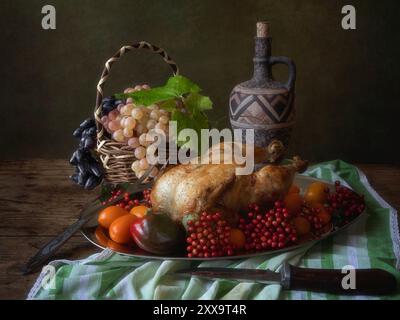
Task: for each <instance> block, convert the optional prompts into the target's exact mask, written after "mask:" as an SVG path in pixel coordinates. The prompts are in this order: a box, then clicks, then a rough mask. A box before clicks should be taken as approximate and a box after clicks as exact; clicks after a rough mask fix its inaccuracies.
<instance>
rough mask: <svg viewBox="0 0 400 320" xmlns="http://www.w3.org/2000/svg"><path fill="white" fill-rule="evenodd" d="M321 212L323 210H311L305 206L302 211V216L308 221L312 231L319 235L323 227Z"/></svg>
mask: <svg viewBox="0 0 400 320" xmlns="http://www.w3.org/2000/svg"><path fill="white" fill-rule="evenodd" d="M320 212H321V210H320V209H319V208H312V207H311V208H310V207H307V206H304V207H303V208H302V211H301V215H302V216H303V217H304V218H306V219H307V220H308V222H309V223H310V225H311V228H312V230H313V231H314V233H317V234H318V233H319V232H318V231H319V230H321V229H322V227H323V222H322V219H321V218H320V217H318V214H319V213H320Z"/></svg>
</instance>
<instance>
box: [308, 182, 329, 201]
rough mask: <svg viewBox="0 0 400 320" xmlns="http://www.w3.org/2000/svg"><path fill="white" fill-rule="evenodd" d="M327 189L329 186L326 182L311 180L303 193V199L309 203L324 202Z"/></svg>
mask: <svg viewBox="0 0 400 320" xmlns="http://www.w3.org/2000/svg"><path fill="white" fill-rule="evenodd" d="M327 190H329V188H328V185H327V184H326V183H323V182H313V183H311V184H310V185H309V186H308V188H307V191H306V193H305V194H304V200H305V201H306V202H307V203H309V204H313V203H325V202H326V200H327V197H328V192H327Z"/></svg>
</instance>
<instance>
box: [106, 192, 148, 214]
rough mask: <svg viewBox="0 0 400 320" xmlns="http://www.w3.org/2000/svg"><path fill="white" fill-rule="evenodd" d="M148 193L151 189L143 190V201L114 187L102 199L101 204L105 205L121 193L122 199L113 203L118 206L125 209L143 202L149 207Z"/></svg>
mask: <svg viewBox="0 0 400 320" xmlns="http://www.w3.org/2000/svg"><path fill="white" fill-rule="evenodd" d="M150 193H151V189H146V190H144V191H143V199H144V201H140V200H139V199H136V198H134V197H133V195H130V194H129V193H127V192H124V191H123V190H122V189H114V190H113V191H111V196H110V197H109V198H108V199H107V200H106V201H103V202H102V203H101V204H102V205H103V206H105V205H107V204H108V203H110V202H112V201H114V200H115V199H117V198H118V197H120V196H121V195H123V199H122V200H121V201H119V202H117V203H116V204H115V205H116V206H118V207H121V208H123V209H126V210H128V211H129V210H131V209H132V208H133V207H135V206H139V205H140V204H143V205H145V206H148V207H151V203H150Z"/></svg>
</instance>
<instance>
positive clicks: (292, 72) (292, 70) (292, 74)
mask: <svg viewBox="0 0 400 320" xmlns="http://www.w3.org/2000/svg"><path fill="white" fill-rule="evenodd" d="M269 63H270V65H271V66H273V65H275V64H285V65H287V66H288V68H289V79H288V81H287V82H286V84H285V87H286V89H287V90H288V91H291V90H292V89H293V88H294V85H295V82H296V65H295V63H294V62H293V60H292V59H290V58H288V57H281V56H280V57H271V58H270V59H269Z"/></svg>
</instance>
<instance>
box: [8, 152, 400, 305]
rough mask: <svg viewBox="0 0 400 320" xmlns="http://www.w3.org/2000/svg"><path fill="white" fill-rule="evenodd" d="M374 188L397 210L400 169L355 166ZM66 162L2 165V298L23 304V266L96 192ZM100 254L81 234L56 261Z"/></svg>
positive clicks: (26, 281)
mask: <svg viewBox="0 0 400 320" xmlns="http://www.w3.org/2000/svg"><path fill="white" fill-rule="evenodd" d="M359 167H360V168H361V169H362V170H363V171H364V172H365V173H366V175H367V177H368V178H369V180H370V183H371V184H372V186H373V187H374V188H375V189H376V190H377V191H378V193H379V194H381V195H382V196H383V197H384V198H385V199H386V201H388V202H389V203H390V204H391V205H392V206H394V207H395V208H396V209H397V210H398V211H399V209H400V197H399V194H400V166H389V165H372V164H369V165H359ZM71 172H72V168H71V167H70V166H69V164H68V163H67V161H65V160H41V159H35V160H29V161H0V212H1V216H0V218H1V223H0V228H1V232H0V299H24V298H26V296H27V294H28V291H29V289H30V288H31V286H32V284H33V282H34V280H35V279H36V277H37V276H38V274H37V273H36V274H32V275H29V276H23V275H21V272H20V269H21V267H22V265H23V264H24V263H25V262H26V261H27V260H28V259H29V258H30V257H31V256H32V255H33V254H35V253H36V251H37V250H38V249H39V248H40V247H41V246H42V245H43V244H44V243H46V242H47V241H49V240H50V239H51V238H52V237H54V236H56V235H57V234H59V233H60V232H62V231H63V229H64V228H65V227H66V226H68V225H69V224H71V223H72V222H73V221H74V220H75V219H76V218H77V214H78V213H79V210H80V209H81V207H82V206H83V204H85V203H86V202H88V201H89V200H90V199H92V198H94V197H95V195H96V192H87V191H82V189H80V188H79V187H77V186H74V185H73V184H72V183H71V182H70V180H69V179H68V176H69V175H70V174H71ZM96 251H98V249H96V248H95V247H93V246H92V245H91V244H89V243H88V242H87V241H86V240H85V239H84V238H83V237H82V236H81V235H80V234H77V235H75V236H74V237H73V238H72V239H71V240H70V241H69V242H68V243H67V244H66V245H65V246H64V247H63V248H61V250H60V251H59V253H58V254H57V256H56V257H55V258H65V259H77V258H83V257H86V256H87V255H89V254H92V253H95V252H96Z"/></svg>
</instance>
